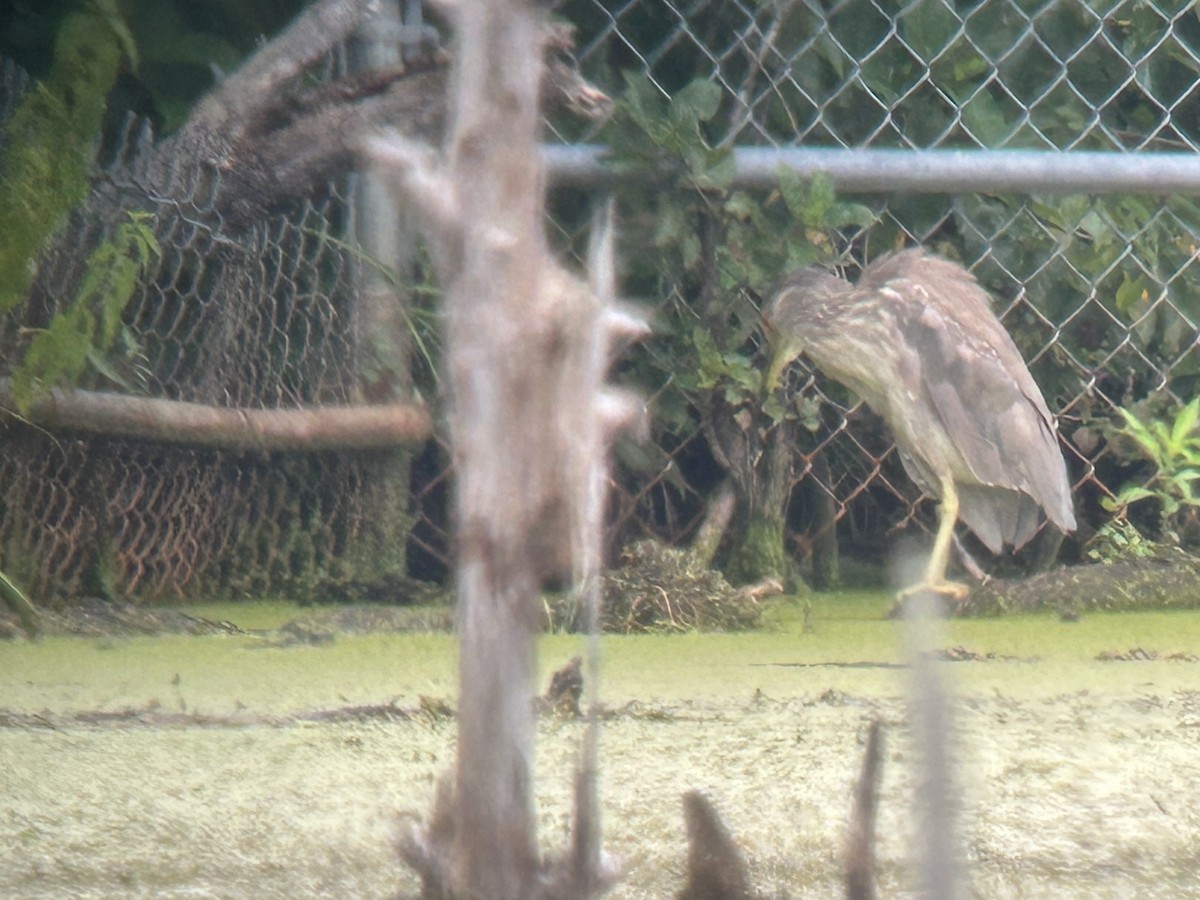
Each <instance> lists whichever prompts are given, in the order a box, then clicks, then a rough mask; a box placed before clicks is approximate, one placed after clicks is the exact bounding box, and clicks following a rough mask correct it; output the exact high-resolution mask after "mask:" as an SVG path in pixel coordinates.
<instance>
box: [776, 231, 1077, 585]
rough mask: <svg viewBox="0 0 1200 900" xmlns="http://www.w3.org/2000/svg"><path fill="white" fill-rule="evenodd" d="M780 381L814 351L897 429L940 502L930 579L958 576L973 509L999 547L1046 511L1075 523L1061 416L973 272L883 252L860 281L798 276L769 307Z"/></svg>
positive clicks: (912, 470) (907, 458)
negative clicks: (955, 543) (954, 554)
mask: <svg viewBox="0 0 1200 900" xmlns="http://www.w3.org/2000/svg"><path fill="white" fill-rule="evenodd" d="M766 320H767V325H768V329H767V330H768V337H769V340H770V343H771V350H772V359H771V368H770V371H769V373H768V376H767V385H768V389H773V388H774V387H776V386H777V385H778V383H779V379H780V376H781V375H782V373H783V370H784V369H785V368H786V367H787V365H788V364H789V363H790V362H792V361H793V360H794V359H796V357H798V356H799V355H800V354H801V353H805V354H807V355H808V357H809V358H810V359H811V360H812V362H813V363H814V364H815V365H816V366H817V368H818V369H820V370H821V371H822V372H824V373H825V374H826V375H827V376H829V377H830V378H832V379H834V380H835V381H839V382H841V383H842V384H844V385H845V386H846V387H848V388H850V390H852V391H854V393H856V394H857V395H858V396H859V397H860V398H861V399H863V400H864V401H866V403H867V405H868V406H870V407H871V408H872V409H873V410H875V412H876V413H878V414H879V415H880V417H882V418H883V420H884V422H886V423H887V425H888V427H889V428H890V429H891V431H892V435H893V437H894V438H895V441H896V446H897V447H898V449H899V450H900V459H901V461H902V462H903V463H904V468H905V470H906V471H907V472H908V474H909V476H910V477H911V478H912V479H913V480H914V481H915V482H916V483H917V484H918V485H919V486H920V487H921V488H922V489H923V490H924V491H926V492H927V493H929V494H931V495H932V496H934V497H936V498H938V499H939V500H940V501H941V514H940V519H939V522H938V530H937V537H936V538H935V539H934V543H933V551H932V553H931V555H930V558H929V563H928V565H927V566H926V568H925V573H924V578H923V579H922V581H921V582H920V583H919V584H917V585H915V586H913V587H911V588H908V589H907V590H905V591H904V592H903V594H904V595H911V594H914V593H916V592H918V591H922V590H932V591H935V592H937V593H939V594H941V595H944V596H948V597H951V598H953V599H956V600H961V599H962V598H963V597H965V596H966V594H967V588H966V586H965V585H961V584H956V583H953V582H949V581H947V580H946V564H947V562H948V561H949V554H950V545H951V541H952V540H953V537H954V524H955V522H956V521H957V520H959V519H961V520H962V521H963V522H964V523H965V524H966V525H967V527H968V528H970V529H971V530H972V531H973V532H975V534H976V535H977V536H978V537H979V539H980V540H981V541H982V542H983V543H984V544H985V545H986V546H987V547H988V549H989V550H991V551H992V552H993V553H1000V552H1002V551H1003V549H1004V546H1005V545H1006V544H1007V545H1010V546H1012V547H1013V548H1014V549H1015V548H1017V547H1020V546H1021V545H1023V544H1024V543H1026V542H1027V541H1028V540H1029V539H1030V538H1031V537H1033V535H1034V534H1035V533H1036V531H1037V528H1038V524H1039V522H1040V521H1041V513H1042V512H1043V511H1044V512H1045V514H1046V516H1047V517H1048V518H1049V519H1050V521H1051V522H1053V523H1054V524H1055V525H1057V526H1058V527H1059V528H1060V529H1062V530H1063V531H1072V530H1074V528H1075V514H1074V512H1073V511H1072V508H1071V485H1070V482H1069V481H1068V479H1067V468H1066V464H1065V463H1064V462H1063V457H1062V453H1061V452H1060V450H1059V447H1058V439H1057V437H1056V433H1055V427H1054V419H1053V418H1051V416H1050V411H1049V410H1048V409H1047V408H1046V401H1045V400H1044V399H1043V397H1042V392H1041V391H1040V390H1038V386H1037V385H1036V384H1035V383H1034V381H1033V377H1032V376H1031V375H1030V374H1029V370H1028V369H1027V368H1026V367H1025V362H1024V360H1023V359H1022V358H1021V354H1020V353H1019V352H1018V351H1017V348H1016V346H1015V345H1014V344H1013V342H1012V338H1010V337H1009V336H1008V333H1007V332H1006V331H1005V330H1004V326H1002V325H1001V324H1000V322H999V320H997V319H996V316H995V315H994V314H993V313H992V310H991V305H990V303H989V300H988V296H987V294H986V293H984V291H983V289H982V288H980V287H979V285H978V283H977V282H976V281H975V278H974V276H973V275H971V273H970V272H968V271H967V270H966V269H964V268H962V267H961V266H959V265H957V264H956V263H952V262H950V261H949V260H945V259H941V258H939V257H937V256H932V255H930V254H928V253H926V252H925V251H923V250H919V249H917V250H905V251H903V252H901V253H897V254H895V255H892V256H887V257H884V258H882V259H879V260H877V261H876V262H874V263H872V264H871V265H869V266H867V267H866V269H864V270H863V273H862V276H861V277H860V278H859V280H858V283H857V284H851V283H849V282H848V281H845V280H843V279H841V278H838V277H837V276H835V275H833V274H831V273H829V272H827V271H824V270H822V269H815V268H810V269H804V270H802V271H800V272H797V273H796V274H795V275H793V276H791V277H790V278H788V279H787V280H786V281H785V282H784V284H783V285H782V286H781V287H780V289H779V290H778V292H777V293H776V294H775V296H774V297H772V298H771V301H770V303H769V305H768V307H767V310H766Z"/></svg>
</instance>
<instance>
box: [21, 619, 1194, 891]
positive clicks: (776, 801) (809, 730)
mask: <svg viewBox="0 0 1200 900" xmlns="http://www.w3.org/2000/svg"><path fill="white" fill-rule="evenodd" d="M886 605H887V600H886V598H883V597H881V596H878V595H840V596H834V597H827V598H822V599H821V600H819V601H818V602H817V605H816V607H815V609H814V610H813V623H814V629H813V631H812V632H811V633H803V632H802V630H801V628H800V617H799V614H798V612H797V611H796V610H795V609H793V608H789V607H783V608H781V609H780V610H779V611H777V613H776V614H775V615H774V616H773V621H772V624H771V626H770V627H769V628H768V629H767V630H764V631H762V632H757V633H751V634H736V635H725V634H692V635H682V636H680V635H676V636H657V635H653V636H650V635H646V636H627V637H625V636H610V637H606V638H605V639H604V640H603V643H602V650H603V665H602V668H603V684H602V689H601V693H602V694H603V697H604V702H605V704H606V706H607V707H608V708H609V709H610V710H611V711H612V714H611V715H610V717H609V718H608V720H607V722H606V725H605V727H604V731H603V736H602V759H603V765H604V768H603V772H602V776H601V796H602V800H603V803H604V811H605V831H606V837H605V844H606V848H607V849H608V850H609V851H610V852H611V853H613V854H615V855H616V856H618V857H619V858H621V859H622V860H623V861H624V863H625V867H626V869H625V871H626V875H625V878H624V880H623V881H622V883H621V885H620V886H619V887H618V888H617V890H616V891H615V892H614V894H613V896H615V897H627V898H641V897H647V898H649V897H669V896H672V895H673V893H674V892H675V891H676V890H678V889H679V887H680V886H681V884H682V876H681V872H682V867H683V862H684V857H685V842H684V837H683V832H682V816H681V808H680V796H681V794H682V793H683V792H684V791H687V790H690V789H695V788H699V789H701V790H703V791H705V792H706V793H707V794H708V795H709V796H710V797H711V799H712V800H713V801H714V803H715V805H716V806H717V808H718V809H719V810H720V811H721V813H722V814H723V816H724V817H725V819H726V822H727V824H728V825H729V826H730V828H731V829H732V831H733V832H734V833H735V835H736V837H737V839H738V843H739V845H740V846H741V847H742V849H743V850H744V851H745V853H746V855H747V857H748V858H749V860H750V864H751V871H752V875H753V877H754V878H755V880H756V884H757V886H758V888H759V889H760V891H762V892H763V894H764V895H766V896H791V897H800V896H813V897H825V896H831V897H832V896H837V895H838V893H839V885H838V875H839V871H840V865H841V863H840V854H841V845H842V839H843V833H844V828H845V822H846V817H847V814H848V811H849V806H850V794H849V787H850V784H851V783H852V781H853V779H854V778H855V776H856V774H857V770H858V767H859V765H860V762H861V754H862V749H863V739H864V736H865V733H866V729H867V727H868V725H869V723H870V721H871V720H872V719H873V718H876V717H878V718H881V719H882V720H883V721H884V723H885V727H886V741H887V750H886V755H885V767H884V774H883V784H882V805H881V811H880V820H879V830H880V843H879V857H880V870H881V873H880V874H881V880H882V887H883V890H884V894H885V895H886V896H906V895H911V893H912V890H913V880H912V869H911V865H910V858H911V853H910V843H911V837H912V835H911V832H912V828H913V826H912V814H911V796H912V791H913V785H912V765H911V764H912V751H911V749H910V746H909V742H908V735H907V730H906V726H905V721H906V712H905V703H904V695H905V691H906V678H907V671H906V669H905V668H903V667H902V665H901V664H902V663H903V662H904V660H905V656H906V654H905V650H904V642H903V640H902V639H901V638H902V636H901V633H900V632H899V630H898V628H899V626H897V625H895V624H893V623H891V622H888V621H886V620H884V619H883V618H882V611H883V609H884V608H885V607H886ZM193 611H194V612H197V613H198V614H200V615H203V616H206V617H208V618H212V619H225V620H230V621H233V622H235V623H237V624H238V625H240V626H242V627H243V628H247V629H252V628H271V627H274V626H276V625H279V624H281V623H282V622H284V621H286V620H288V619H290V618H292V617H294V616H296V615H297V614H298V612H297V610H296V609H294V608H289V607H286V606H280V605H268V604H244V605H241V604H240V605H222V606H206V607H202V608H199V609H193ZM940 644H942V645H944V646H945V647H946V648H962V649H961V650H956V651H955V653H954V654H953V655H954V656H956V657H957V658H959V659H961V660H963V661H959V662H952V663H946V664H945V665H944V666H943V667H942V671H943V673H944V675H945V678H946V680H947V682H948V683H949V684H950V685H951V686H952V689H953V692H954V703H953V705H954V710H955V724H954V728H955V730H954V736H953V740H954V744H953V746H954V747H955V751H956V757H957V759H958V763H959V767H958V772H959V774H958V780H959V787H960V796H961V804H962V807H963V821H964V831H965V836H964V837H965V844H966V856H967V861H968V865H969V868H970V874H971V879H972V884H973V887H974V892H975V894H976V895H977V896H982V897H1134V896H1136V897H1163V898H1166V897H1172V898H1174V897H1200V812H1198V811H1197V810H1198V809H1200V662H1197V661H1196V656H1195V654H1198V653H1200V614H1196V613H1148V612H1147V613H1136V614H1134V613H1123V614H1094V615H1090V616H1086V617H1085V618H1084V619H1083V620H1082V621H1080V622H1061V621H1059V620H1058V619H1057V618H1055V617H1051V616H1037V617H1032V616H1030V617H1020V618H1011V619H997V620H972V621H955V622H950V623H947V624H946V626H945V630H944V633H943V635H942V637H941V639H940ZM580 650H581V642H580V641H579V639H577V638H574V637H570V636H547V637H545V638H544V639H543V640H542V641H541V645H540V661H541V666H542V669H543V683H544V682H545V678H546V677H548V675H549V673H550V672H551V671H552V670H553V669H555V668H557V667H558V666H560V665H562V664H563V663H564V662H565V661H566V660H567V659H569V658H570V657H571V656H572V655H574V654H576V653H578V652H580ZM1132 650H1136V651H1139V652H1136V653H1130V651H1132ZM1106 655H1107V656H1109V657H1116V658H1115V659H1110V660H1109V661H1101V660H1100V659H1098V657H1101V656H1106ZM455 670H456V664H455V646H454V642H453V638H452V637H451V636H449V635H445V634H408V635H397V634H372V635H366V636H342V637H338V638H337V639H336V640H334V641H333V642H332V643H328V644H321V645H317V646H310V645H306V644H301V645H295V646H287V647H278V646H274V645H272V643H271V642H269V641H266V640H264V638H262V637H261V636H254V635H247V636H238V635H234V636H211V637H180V636H166V637H139V638H48V639H46V640H43V641H41V642H39V643H34V644H22V643H13V644H5V645H0V860H3V865H0V896H3V897H48V898H49V897H54V898H58V897H125V896H134V897H136V896H154V897H182V896H188V897H197V896H200V897H268V898H269V897H305V896H331V897H390V896H397V895H399V896H409V895H412V894H414V893H415V892H416V889H417V884H416V881H415V880H414V879H413V878H412V877H411V876H410V875H409V874H408V873H407V872H406V871H405V870H404V869H403V868H402V867H401V866H400V865H399V864H398V863H397V861H396V859H395V855H394V853H393V850H392V846H393V841H394V838H395V835H396V834H397V832H398V830H399V829H402V828H404V827H406V822H407V821H408V820H407V819H406V818H405V817H406V816H411V815H413V814H421V813H423V812H425V811H426V810H427V809H428V807H429V804H430V801H431V798H432V792H433V784H434V780H435V778H436V777H437V776H438V775H440V774H441V773H442V772H444V771H445V770H446V769H447V767H448V766H449V765H450V764H451V762H452V758H453V740H454V721H453V718H452V717H449V716H448V715H446V713H445V709H444V706H443V704H446V703H448V704H453V703H454V699H455V683H454V682H455ZM389 710H395V711H396V714H395V715H391V714H389V712H388V711H389ZM539 731H540V733H539V750H538V753H539V756H538V778H539V781H538V785H537V792H538V804H539V811H540V816H541V829H540V834H541V837H542V839H543V841H544V843H545V844H546V846H547V848H548V849H549V848H552V847H554V846H557V845H560V844H561V843H562V842H563V841H564V840H565V835H566V829H567V827H568V811H569V782H570V777H571V772H572V769H573V766H574V760H575V757H576V753H577V748H578V743H579V737H580V731H581V726H580V725H579V724H578V723H577V722H574V721H570V720H565V719H562V718H557V717H554V716H546V717H544V718H543V720H542V722H541V724H540V729H539Z"/></svg>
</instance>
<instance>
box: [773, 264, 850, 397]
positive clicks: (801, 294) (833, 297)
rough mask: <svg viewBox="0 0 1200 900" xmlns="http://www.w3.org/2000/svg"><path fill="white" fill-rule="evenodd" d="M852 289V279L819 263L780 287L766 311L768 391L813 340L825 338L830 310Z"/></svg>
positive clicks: (776, 384)
mask: <svg viewBox="0 0 1200 900" xmlns="http://www.w3.org/2000/svg"><path fill="white" fill-rule="evenodd" d="M851 290H852V287H851V285H850V284H849V283H848V282H846V281H844V280H843V279H841V278H838V277H837V276H836V275H834V274H833V273H832V272H829V271H827V270H825V269H820V268H816V267H810V268H807V269H801V270H800V271H799V272H794V273H793V274H791V275H789V276H788V277H787V278H786V279H784V281H783V282H782V283H781V284H780V285H779V287H778V288H776V290H775V293H774V294H773V295H772V297H771V299H770V301H769V302H768V303H767V306H766V308H765V310H764V311H763V320H764V327H765V330H766V333H767V344H768V346H769V347H770V352H771V365H770V368H768V369H767V380H766V389H767V391H773V390H775V388H777V387H778V386H779V382H780V379H781V378H782V377H783V372H784V370H785V369H786V368H787V367H788V366H789V365H791V363H792V362H793V361H795V359H796V358H797V357H799V356H800V354H801V353H803V352H804V351H805V350H806V349H808V347H809V345H810V344H812V343H813V342H819V341H820V340H821V334H822V331H823V326H824V323H825V322H826V321H827V320H828V318H829V312H830V310H831V309H833V308H834V307H836V306H837V305H838V304H839V303H840V302H841V301H842V300H843V299H844V298H845V296H846V295H847V293H848V292H849V291H851Z"/></svg>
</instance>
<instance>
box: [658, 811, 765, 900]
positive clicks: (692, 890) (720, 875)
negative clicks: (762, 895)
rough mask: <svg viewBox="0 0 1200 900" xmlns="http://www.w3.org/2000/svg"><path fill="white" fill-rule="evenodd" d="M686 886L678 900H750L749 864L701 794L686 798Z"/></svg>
mask: <svg viewBox="0 0 1200 900" xmlns="http://www.w3.org/2000/svg"><path fill="white" fill-rule="evenodd" d="M683 819H684V823H685V824H686V826H687V836H688V861H687V883H686V884H685V885H684V887H683V890H681V891H680V892H679V894H678V895H677V897H678V900H751V898H753V897H754V896H755V894H754V890H753V889H752V888H751V886H750V875H749V873H748V872H747V869H746V861H745V860H744V859H742V853H741V851H740V850H738V848H737V844H735V843H734V842H733V837H732V835H730V833H729V829H727V828H726V827H725V823H724V822H722V821H721V817H720V816H719V815H718V814H717V811H716V809H714V808H713V805H712V803H711V802H710V801H709V799H708V798H707V797H705V796H704V795H703V794H701V793H700V792H699V791H689V792H688V793H686V794H684V795H683Z"/></svg>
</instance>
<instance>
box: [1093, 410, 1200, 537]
mask: <svg viewBox="0 0 1200 900" xmlns="http://www.w3.org/2000/svg"><path fill="white" fill-rule="evenodd" d="M1117 412H1119V413H1120V415H1121V418H1122V419H1124V422H1125V424H1124V427H1123V428H1121V429H1120V431H1119V434H1121V435H1123V436H1125V437H1127V438H1130V439H1131V440H1132V441H1133V442H1134V443H1135V444H1136V446H1137V449H1138V452H1139V453H1140V454H1141V455H1142V456H1144V457H1145V458H1146V459H1147V460H1149V462H1150V463H1151V464H1152V465H1153V466H1154V473H1153V474H1152V475H1151V477H1150V480H1149V481H1145V482H1143V481H1132V482H1129V483H1127V484H1126V485H1125V486H1124V487H1122V488H1121V490H1120V492H1119V493H1118V494H1117V496H1116V497H1114V498H1111V499H1106V500H1105V504H1104V506H1105V509H1108V510H1110V511H1113V512H1117V513H1119V514H1121V515H1124V514H1125V513H1126V511H1127V509H1128V507H1129V505H1130V504H1132V503H1137V502H1138V501H1139V500H1147V499H1153V500H1156V501H1158V504H1159V507H1160V510H1161V514H1162V523H1163V526H1164V529H1169V528H1170V527H1171V525H1172V523H1174V522H1175V521H1176V520H1177V519H1178V518H1179V517H1180V516H1181V515H1183V514H1185V513H1193V511H1194V510H1195V509H1197V508H1200V497H1198V496H1197V495H1196V492H1195V488H1194V487H1193V484H1194V482H1196V481H1197V480H1198V479H1200V428H1198V427H1197V425H1198V424H1200V397H1197V398H1196V399H1194V400H1192V401H1191V402H1190V403H1188V404H1186V405H1185V406H1182V407H1180V408H1179V410H1178V411H1177V412H1176V414H1175V418H1174V420H1173V421H1171V422H1170V424H1168V423H1167V422H1165V421H1162V420H1160V419H1153V420H1143V419H1141V418H1139V417H1138V415H1137V414H1136V413H1135V412H1133V411H1132V410H1129V409H1124V408H1122V409H1119V410H1117Z"/></svg>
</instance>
